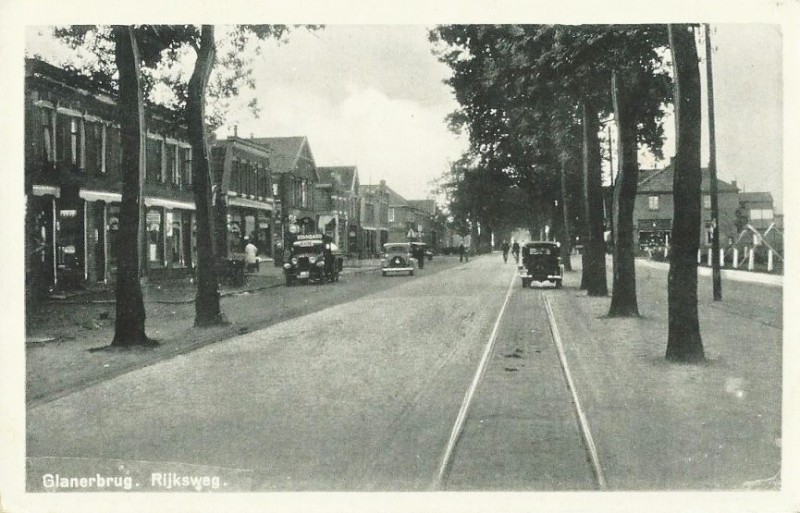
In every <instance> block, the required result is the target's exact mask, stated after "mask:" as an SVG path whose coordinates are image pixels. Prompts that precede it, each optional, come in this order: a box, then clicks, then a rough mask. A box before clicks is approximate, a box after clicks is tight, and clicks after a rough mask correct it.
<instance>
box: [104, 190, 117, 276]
mask: <svg viewBox="0 0 800 513" xmlns="http://www.w3.org/2000/svg"><path fill="white" fill-rule="evenodd" d="M119 209H120V206H119V204H112V205H109V206H108V214H107V215H106V223H107V225H106V226H107V229H108V267H109V269H116V268H117V258H118V256H119V253H118V251H117V242H118V240H119Z"/></svg>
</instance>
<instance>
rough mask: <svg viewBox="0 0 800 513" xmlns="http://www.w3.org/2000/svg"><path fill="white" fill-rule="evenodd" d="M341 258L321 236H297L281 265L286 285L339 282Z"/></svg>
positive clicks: (326, 239)
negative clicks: (284, 261)
mask: <svg viewBox="0 0 800 513" xmlns="http://www.w3.org/2000/svg"><path fill="white" fill-rule="evenodd" d="M342 262H343V258H342V255H341V253H340V251H339V248H338V247H337V246H336V244H334V243H333V242H331V241H330V240H329V238H328V237H324V236H323V235H298V236H297V240H296V241H295V242H294V243H293V244H292V246H291V253H290V254H289V256H288V258H287V259H286V263H284V264H283V276H284V278H285V279H286V285H287V286H292V285H294V284H296V283H309V282H317V283H326V282H329V281H330V282H334V281H339V273H341V272H342Z"/></svg>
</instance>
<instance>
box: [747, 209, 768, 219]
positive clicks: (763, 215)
mask: <svg viewBox="0 0 800 513" xmlns="http://www.w3.org/2000/svg"><path fill="white" fill-rule="evenodd" d="M773 217H774V213H773V211H772V209H771V208H763V209H757V208H756V209H752V210H750V219H751V220H756V221H759V220H762V219H765V220H770V219H772V218H773Z"/></svg>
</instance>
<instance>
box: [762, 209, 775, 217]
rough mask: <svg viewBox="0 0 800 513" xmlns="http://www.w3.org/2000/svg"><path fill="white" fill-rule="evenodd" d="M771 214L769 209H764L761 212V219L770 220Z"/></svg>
mask: <svg viewBox="0 0 800 513" xmlns="http://www.w3.org/2000/svg"><path fill="white" fill-rule="evenodd" d="M772 218H773V212H772V209H771V208H765V209H762V210H761V219H772Z"/></svg>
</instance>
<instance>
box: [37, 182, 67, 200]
mask: <svg viewBox="0 0 800 513" xmlns="http://www.w3.org/2000/svg"><path fill="white" fill-rule="evenodd" d="M32 192H33V195H34V196H48V195H49V196H55V197H56V198H60V197H61V187H56V186H53V185H34V186H33V190H32Z"/></svg>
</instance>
